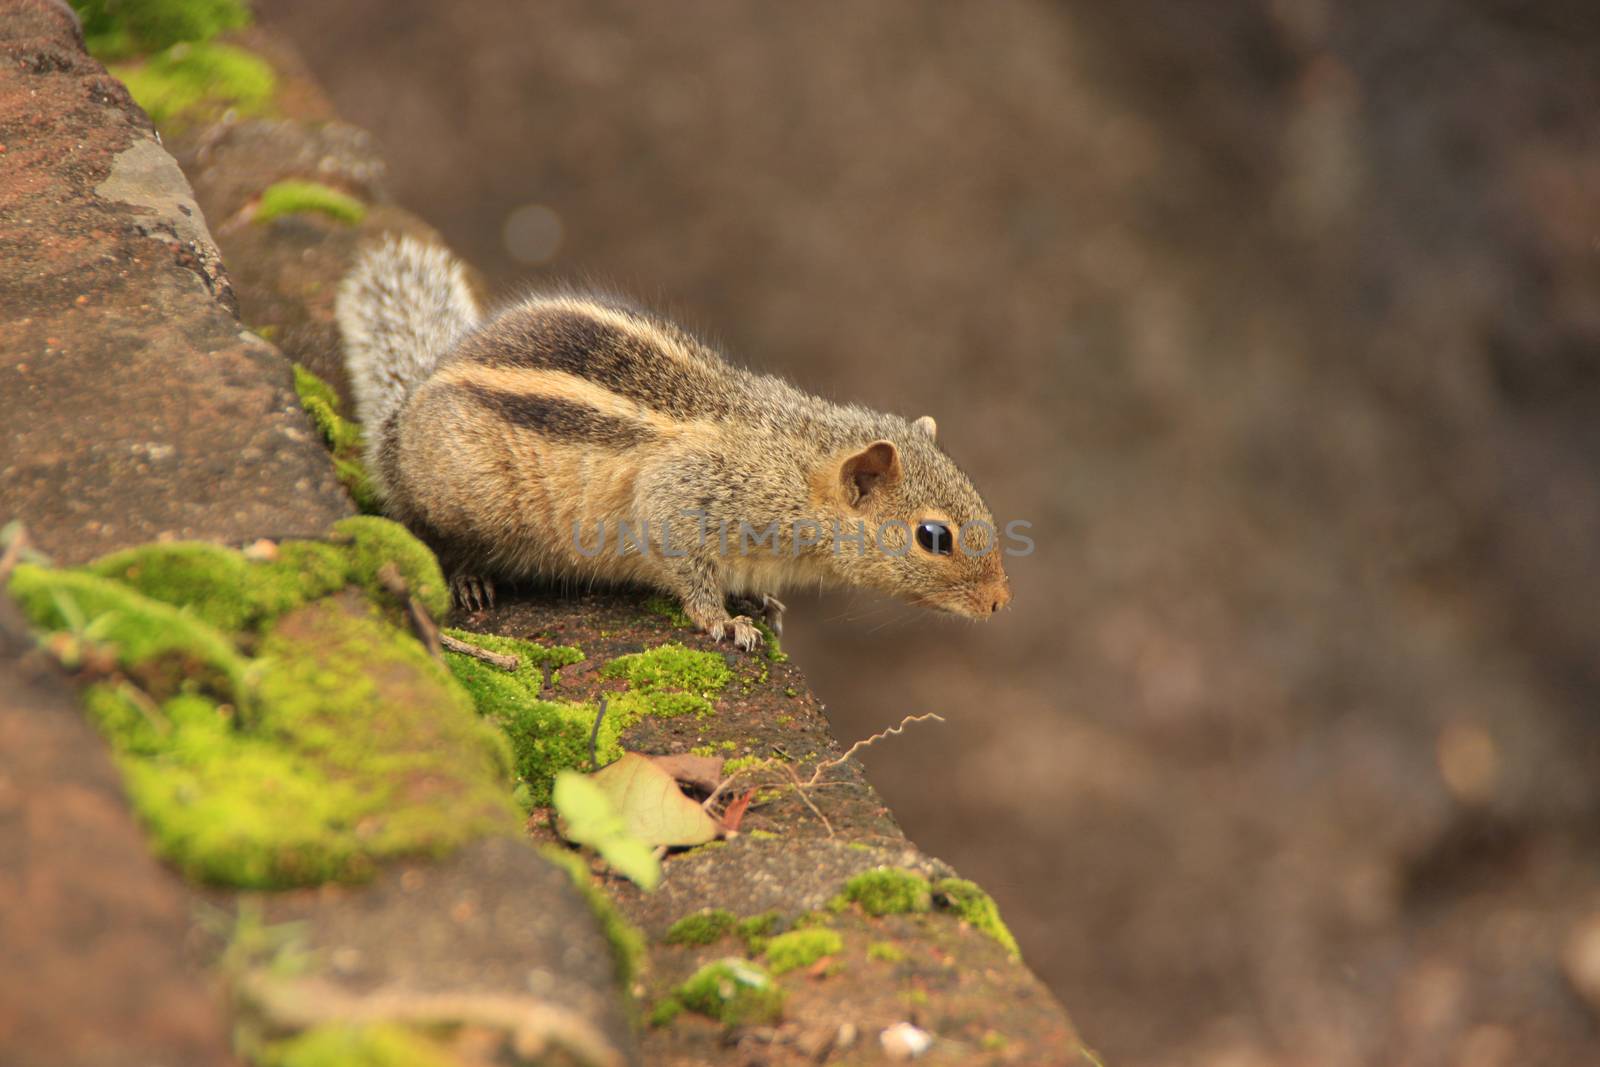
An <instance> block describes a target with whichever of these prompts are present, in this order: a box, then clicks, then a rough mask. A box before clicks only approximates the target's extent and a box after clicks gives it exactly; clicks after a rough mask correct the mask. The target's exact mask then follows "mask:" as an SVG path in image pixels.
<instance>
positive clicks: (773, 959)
mask: <svg viewBox="0 0 1600 1067" xmlns="http://www.w3.org/2000/svg"><path fill="white" fill-rule="evenodd" d="M843 951H844V938H842V937H840V936H839V934H838V932H837V931H834V930H829V929H826V928H823V927H816V928H812V929H809V930H791V931H789V932H788V933H786V934H779V935H778V936H777V937H775V938H773V939H772V940H771V941H769V942H767V948H766V952H765V953H764V955H765V956H766V958H767V965H768V967H770V968H771V969H772V973H773V974H784V973H787V972H789V971H794V970H798V969H800V968H801V967H809V966H811V965H812V964H813V963H815V962H817V961H818V960H820V959H822V958H823V957H824V956H837V955H838V954H839V953H841V952H843Z"/></svg>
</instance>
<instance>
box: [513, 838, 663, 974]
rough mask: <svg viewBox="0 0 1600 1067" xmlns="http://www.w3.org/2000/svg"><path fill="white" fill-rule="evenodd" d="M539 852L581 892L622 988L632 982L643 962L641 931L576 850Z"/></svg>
mask: <svg viewBox="0 0 1600 1067" xmlns="http://www.w3.org/2000/svg"><path fill="white" fill-rule="evenodd" d="M539 854H540V855H542V856H544V858H545V859H547V860H549V861H550V862H551V863H554V864H555V865H556V866H557V867H560V868H561V869H562V870H564V871H566V872H567V875H568V876H569V877H570V878H571V879H572V884H573V886H574V887H575V888H576V889H577V890H578V892H579V893H581V894H583V898H584V900H585V901H586V902H588V905H589V910H590V911H592V912H593V913H594V917H595V919H596V920H597V921H598V922H599V923H600V930H601V932H602V933H604V934H605V936H606V940H607V941H608V942H610V944H611V956H612V960H613V962H615V964H616V968H617V981H618V982H619V983H620V984H621V985H622V987H623V988H624V989H627V988H628V987H630V986H631V985H633V980H634V978H635V977H637V976H638V974H639V971H640V970H641V969H642V967H643V965H644V960H645V939H644V934H643V933H642V932H640V930H639V928H638V927H637V926H634V925H633V924H632V923H630V922H629V921H628V920H627V919H625V918H624V917H623V915H622V912H620V911H618V910H617V906H616V904H614V903H613V902H612V900H611V898H610V897H608V896H606V892H605V890H603V889H601V888H600V887H599V886H598V885H596V884H595V881H594V876H593V875H592V874H590V872H589V866H588V864H586V863H584V861H583V859H582V857H580V856H579V855H578V854H577V853H575V852H568V851H567V850H566V849H564V848H557V847H556V846H554V845H546V846H545V847H543V848H541V849H540V850H539Z"/></svg>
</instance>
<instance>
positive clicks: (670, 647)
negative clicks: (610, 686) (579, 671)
mask: <svg viewBox="0 0 1600 1067" xmlns="http://www.w3.org/2000/svg"><path fill="white" fill-rule="evenodd" d="M600 673H601V675H602V676H604V677H606V678H625V679H627V682H628V686H629V688H631V689H633V690H634V691H635V692H640V693H662V692H680V693H695V694H698V695H700V696H704V697H709V696H713V695H715V694H716V693H718V692H720V691H721V690H722V687H723V686H725V685H727V684H728V680H729V679H730V678H732V677H733V672H732V671H730V670H728V664H727V663H726V662H725V661H724V660H723V658H722V657H721V656H719V655H717V654H716V653H715V652H697V651H695V650H693V649H688V648H685V647H683V646H682V645H680V644H677V643H676V642H673V643H671V644H665V645H661V646H660V647H659V648H652V649H650V650H649V651H647V652H635V653H633V654H631V655H627V656H618V657H617V658H616V659H614V660H612V661H611V662H610V663H607V664H606V665H605V666H604V667H603V668H602V669H601V671H600Z"/></svg>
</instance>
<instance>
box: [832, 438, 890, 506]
mask: <svg viewBox="0 0 1600 1067" xmlns="http://www.w3.org/2000/svg"><path fill="white" fill-rule="evenodd" d="M899 480H900V450H899V449H897V448H895V447H894V442H892V441H874V442H872V443H871V444H870V445H868V446H867V447H866V448H863V449H862V450H861V451H860V452H857V453H856V454H855V455H853V456H851V457H850V458H849V459H847V460H845V461H844V463H843V464H841V465H840V467H839V481H840V483H841V484H842V485H843V487H844V495H845V499H847V500H849V501H850V503H851V504H852V505H858V504H860V503H861V502H862V501H863V500H865V499H866V498H867V496H868V495H869V494H871V493H872V492H873V491H874V490H875V489H878V488H879V487H881V486H887V485H893V484H894V483H895V482H898V481H899Z"/></svg>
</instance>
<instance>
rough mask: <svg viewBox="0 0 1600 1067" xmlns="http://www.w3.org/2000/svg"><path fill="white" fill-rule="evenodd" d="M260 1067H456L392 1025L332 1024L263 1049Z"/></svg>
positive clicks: (429, 1044)
mask: <svg viewBox="0 0 1600 1067" xmlns="http://www.w3.org/2000/svg"><path fill="white" fill-rule="evenodd" d="M254 1059H255V1063H256V1065H257V1067H457V1065H458V1064H459V1062H460V1061H459V1060H457V1059H456V1057H454V1056H453V1055H451V1054H450V1053H449V1052H448V1051H447V1050H445V1049H444V1048H442V1047H440V1046H439V1045H438V1044H437V1043H436V1042H434V1041H431V1040H429V1039H428V1038H426V1037H424V1036H423V1035H421V1034H419V1033H417V1032H415V1031H413V1030H409V1029H407V1028H406V1027H403V1026H397V1025H395V1024H393V1023H367V1024H347V1023H329V1024H327V1025H324V1026H318V1027H314V1028H313V1029H310V1030H307V1031H305V1032H304V1033H300V1034H296V1035H295V1036H294V1037H291V1038H289V1039H287V1040H284V1041H274V1042H271V1043H269V1044H267V1045H264V1046H263V1047H262V1048H261V1049H260V1051H259V1052H258V1053H257V1054H256V1056H255V1057H254Z"/></svg>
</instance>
